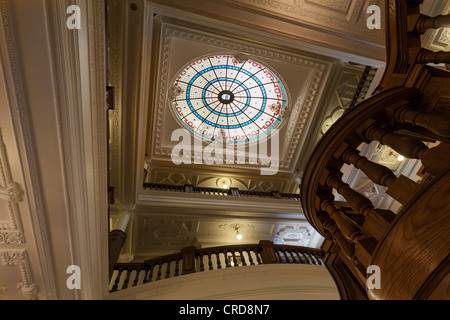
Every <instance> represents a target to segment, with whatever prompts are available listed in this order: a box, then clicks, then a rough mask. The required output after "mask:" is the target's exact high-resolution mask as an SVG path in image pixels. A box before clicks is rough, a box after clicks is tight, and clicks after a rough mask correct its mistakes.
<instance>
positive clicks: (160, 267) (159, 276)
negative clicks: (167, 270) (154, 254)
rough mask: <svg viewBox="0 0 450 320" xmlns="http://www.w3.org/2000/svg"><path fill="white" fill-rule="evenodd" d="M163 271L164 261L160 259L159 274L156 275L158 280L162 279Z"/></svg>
mask: <svg viewBox="0 0 450 320" xmlns="http://www.w3.org/2000/svg"><path fill="white" fill-rule="evenodd" d="M161 271H162V261H161V260H159V261H158V274H157V275H156V280H161Z"/></svg>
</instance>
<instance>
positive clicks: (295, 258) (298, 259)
mask: <svg viewBox="0 0 450 320" xmlns="http://www.w3.org/2000/svg"><path fill="white" fill-rule="evenodd" d="M298 251H299V250H298V249H295V250H293V253H294V255H295V256H294V261H295V263H302V260H301V259H300V255H299V254H298Z"/></svg>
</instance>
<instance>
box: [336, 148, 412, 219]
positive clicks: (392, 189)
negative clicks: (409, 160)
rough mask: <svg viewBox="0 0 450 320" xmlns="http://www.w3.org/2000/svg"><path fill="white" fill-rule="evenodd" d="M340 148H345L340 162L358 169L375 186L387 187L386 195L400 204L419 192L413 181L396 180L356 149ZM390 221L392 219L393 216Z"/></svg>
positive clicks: (388, 171)
mask: <svg viewBox="0 0 450 320" xmlns="http://www.w3.org/2000/svg"><path fill="white" fill-rule="evenodd" d="M342 148H345V150H344V151H343V152H342V160H343V161H344V162H346V163H347V164H352V165H353V166H355V168H357V169H360V170H361V171H362V172H364V173H365V174H366V175H367V177H368V178H369V179H370V180H371V181H373V182H375V183H376V184H379V185H382V186H386V187H388V189H387V191H386V193H387V194H389V195H390V196H391V197H393V198H394V199H396V200H397V201H399V202H400V203H402V204H406V203H408V202H409V201H410V200H411V198H412V197H413V196H414V195H415V194H416V193H417V192H418V191H419V190H420V185H419V184H417V183H416V182H414V181H413V180H411V179H409V178H407V177H405V176H399V177H398V178H397V177H396V176H395V174H394V173H393V172H392V171H391V170H390V169H389V168H386V167H385V166H383V165H380V164H378V163H375V162H372V161H369V160H368V159H367V158H366V157H363V156H361V155H359V152H358V151H357V150H356V149H353V148H351V147H348V146H347V145H346V144H345V143H344V144H342V147H341V149H342ZM391 219H393V216H392V217H391Z"/></svg>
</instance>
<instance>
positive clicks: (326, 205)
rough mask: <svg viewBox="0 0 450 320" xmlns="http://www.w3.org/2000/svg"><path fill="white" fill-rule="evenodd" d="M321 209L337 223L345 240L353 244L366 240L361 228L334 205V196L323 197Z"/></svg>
mask: <svg viewBox="0 0 450 320" xmlns="http://www.w3.org/2000/svg"><path fill="white" fill-rule="evenodd" d="M338 192H339V191H338ZM320 207H321V209H322V210H324V211H326V212H327V213H328V215H329V216H330V217H331V219H333V220H334V221H335V222H336V224H337V225H338V227H339V229H340V230H341V233H342V235H343V236H344V237H345V238H347V239H348V240H350V241H352V242H356V241H358V240H361V239H363V238H364V234H363V233H362V232H361V229H360V228H359V226H358V225H357V224H356V223H355V222H354V221H353V220H351V219H350V218H349V217H347V216H346V215H345V214H344V213H343V212H342V211H341V210H340V209H339V208H338V207H337V206H336V205H335V204H334V202H333V200H332V196H321V201H320Z"/></svg>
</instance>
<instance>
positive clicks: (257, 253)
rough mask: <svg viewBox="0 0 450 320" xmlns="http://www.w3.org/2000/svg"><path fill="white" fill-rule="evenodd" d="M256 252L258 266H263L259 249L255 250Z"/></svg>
mask: <svg viewBox="0 0 450 320" xmlns="http://www.w3.org/2000/svg"><path fill="white" fill-rule="evenodd" d="M254 252H255V256H256V262H257V263H258V264H262V263H263V262H262V260H261V256H260V253H259V248H255V249H254Z"/></svg>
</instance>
